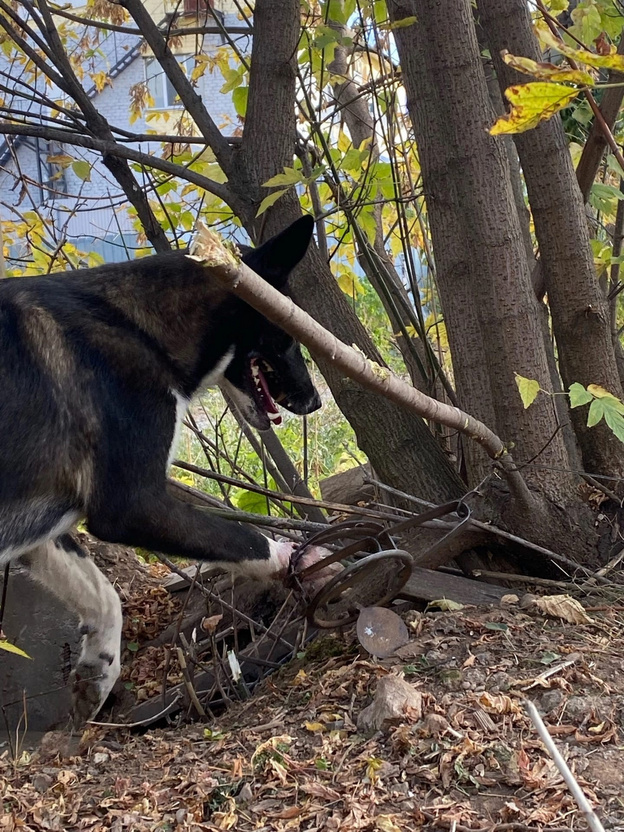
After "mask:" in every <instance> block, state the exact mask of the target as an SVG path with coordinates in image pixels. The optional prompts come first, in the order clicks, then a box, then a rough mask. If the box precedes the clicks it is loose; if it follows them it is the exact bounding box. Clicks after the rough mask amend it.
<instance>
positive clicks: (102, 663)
mask: <svg viewBox="0 0 624 832" xmlns="http://www.w3.org/2000/svg"><path fill="white" fill-rule="evenodd" d="M107 641H110V639H102V638H99V637H98V634H97V633H93V632H92V633H89V634H88V635H86V636H85V639H84V641H83V646H82V652H81V655H80V659H79V661H78V664H77V665H76V667H75V669H74V671H73V672H72V675H71V686H72V718H73V721H74V724H75V725H76V726H79V725H82V724H83V723H84V722H86V721H87V720H89V719H93V717H94V716H96V714H97V713H98V711H99V710H100V708H101V707H102V705H103V704H104V702H105V701H106V698H107V697H108V694H109V693H110V692H111V690H112V689H113V685H114V684H115V682H116V681H117V677H118V676H119V671H120V658H119V647H118V646H117V645H116V644H115V645H111V644H110V643H109V644H108V645H107V644H106V643H105V642H107ZM107 647H108V648H109V649H110V650H111V652H108V650H107V649H106V648H107Z"/></svg>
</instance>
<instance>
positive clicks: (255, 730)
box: [0, 605, 624, 832]
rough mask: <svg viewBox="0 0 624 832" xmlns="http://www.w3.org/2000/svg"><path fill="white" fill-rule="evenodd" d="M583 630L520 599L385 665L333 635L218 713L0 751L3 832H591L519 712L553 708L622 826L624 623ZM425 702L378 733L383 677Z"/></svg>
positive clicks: (414, 629)
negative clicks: (361, 726) (375, 709)
mask: <svg viewBox="0 0 624 832" xmlns="http://www.w3.org/2000/svg"><path fill="white" fill-rule="evenodd" d="M589 614H590V615H591V616H592V620H591V623H580V624H576V625H570V624H568V623H564V622H562V621H561V620H559V619H554V618H550V617H545V616H543V615H542V614H540V612H539V611H538V610H537V609H533V610H531V611H524V610H522V609H520V608H519V607H518V605H514V606H509V607H502V608H498V609H479V608H474V607H472V608H471V607H464V608H463V609H461V610H453V611H445V612H435V611H431V612H425V613H418V612H415V611H408V612H407V613H405V619H406V622H407V624H408V628H409V631H410V638H411V641H410V642H409V644H407V645H406V646H405V647H403V648H400V650H399V651H398V653H399V655H398V656H396V655H395V656H394V657H392V658H390V659H386V660H384V661H383V662H381V661H380V662H378V661H376V660H374V659H372V658H371V657H370V656H368V654H366V653H365V652H364V651H363V650H362V648H361V647H360V646H359V644H358V643H357V640H356V638H355V635H354V632H353V631H352V630H350V631H348V632H346V633H342V634H340V635H337V636H326V637H324V638H322V639H320V640H317V641H316V642H315V643H313V644H312V645H311V647H309V648H308V650H307V652H306V654H305V656H304V657H302V658H301V659H300V660H299V661H297V662H296V663H291V664H290V665H288V666H286V667H285V668H284V669H282V670H281V671H279V672H278V673H276V674H274V675H273V676H272V677H270V678H269V679H268V680H266V681H265V682H264V683H263V684H262V686H261V687H260V688H258V689H257V690H256V693H255V695H254V696H253V697H252V698H251V699H250V700H248V701H247V702H244V703H241V704H238V705H235V706H232V707H231V708H230V709H229V710H228V711H227V712H225V713H224V714H223V715H222V716H220V717H219V718H218V720H217V721H210V722H208V723H203V724H187V725H172V726H170V727H168V728H159V729H149V730H146V731H144V732H143V733H140V734H137V733H136V732H135V733H132V732H130V731H128V730H127V729H123V730H120V729H110V728H101V727H90V728H89V729H88V730H87V731H86V732H85V734H84V735H83V736H82V738H81V739H80V741H79V742H76V741H74V743H73V744H72V743H68V742H67V738H66V737H64V736H63V735H62V734H57V733H52V734H49V735H46V736H45V737H44V739H43V742H42V744H41V747H40V748H39V749H38V750H37V751H35V752H34V753H32V754H29V753H25V752H24V753H22V754H21V755H17V759H15V757H13V758H12V757H11V755H10V754H9V752H8V751H6V752H5V753H4V754H3V755H2V756H1V757H0V795H1V796H2V800H3V809H4V814H2V815H1V817H0V830H3V832H13V830H93V831H94V832H95V831H96V830H97V832H103V830H111V832H117V831H118V830H132V831H133V832H143V830H172V832H173V830H218V829H225V830H227V829H236V830H240V832H247V830H250V831H251V830H256V832H260V830H262V832H269V831H270V830H271V832H272V830H276V832H277V830H280V832H281V830H306V832H313V830H319V832H320V831H321V830H323V831H324V832H325V830H326V832H334V830H336V832H337V831H338V830H340V832H351V830H380V832H398V830H402V831H403V830H415V829H422V828H429V829H434V828H438V829H448V830H451V832H465V830H469V829H470V830H486V829H487V830H490V829H496V830H499V832H503V831H505V832H506V831H507V830H510V832H523V830H529V829H531V830H532V829H535V830H537V829H544V830H550V832H554V830H564V829H566V830H567V829H575V828H580V829H584V828H585V823H584V820H583V817H582V815H580V813H579V812H578V810H577V808H576V806H575V804H574V802H573V800H572V798H571V796H570V794H569V792H568V790H567V788H566V787H565V785H564V783H563V781H562V778H561V776H560V774H559V772H558V771H557V769H556V768H555V766H554V764H553V763H552V762H551V760H550V758H549V757H548V755H547V753H546V751H545V749H544V748H543V746H542V745H541V743H540V741H539V739H538V737H537V735H536V732H535V730H534V729H533V726H532V724H531V722H530V720H529V719H528V717H527V716H526V714H525V712H524V710H523V708H522V706H521V702H522V699H523V698H527V697H528V698H530V699H532V700H533V701H534V702H535V703H536V704H537V706H538V708H539V709H540V711H541V713H542V715H543V718H544V720H545V722H546V724H547V725H548V726H549V729H550V732H551V734H552V735H553V736H554V737H555V739H556V741H557V743H558V745H559V747H560V749H561V750H562V752H563V754H564V756H565V758H566V759H567V761H568V764H569V766H570V767H571V769H572V771H573V772H574V774H575V776H576V778H577V780H578V782H579V783H580V785H581V786H582V788H583V790H584V792H585V794H586V795H587V797H588V799H589V800H590V802H591V803H592V804H593V805H594V806H595V807H596V808H597V811H598V812H599V815H600V817H601V819H602V821H603V823H604V824H605V827H606V828H607V829H613V830H616V829H617V830H624V747H623V740H622V736H623V731H624V640H623V638H622V636H623V634H624V613H623V612H622V608H621V607H617V606H615V607H603V608H601V609H600V610H598V611H590V613H589ZM392 674H395V675H396V674H402V676H403V677H404V678H405V679H406V680H407V681H408V682H409V683H410V684H411V685H412V686H413V687H414V688H415V689H416V690H417V691H419V692H420V694H421V696H422V703H423V714H422V717H421V718H416V717H417V715H415V714H414V713H410V712H409V711H408V713H407V714H406V715H405V717H404V719H403V720H402V721H399V722H396V723H394V724H390V725H388V726H387V727H386V729H385V730H384V731H383V732H379V733H377V734H374V735H373V736H364V735H362V734H361V733H358V729H357V718H358V715H359V713H360V712H361V711H362V710H363V709H364V708H365V707H366V706H367V705H368V704H370V702H371V701H372V699H373V697H374V693H375V690H376V687H377V683H378V681H379V679H380V678H382V677H384V676H388V675H392Z"/></svg>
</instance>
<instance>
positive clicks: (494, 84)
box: [475, 15, 619, 470]
mask: <svg viewBox="0 0 624 832" xmlns="http://www.w3.org/2000/svg"><path fill="white" fill-rule="evenodd" d="M475 23H476V32H477V40H478V42H479V50H480V51H481V53H483V51H484V50H485V49H489V44H488V42H487V35H486V32H485V30H484V28H483V26H482V25H481V23H480V21H479V19H478V15H477V16H476V17H475ZM484 70H485V82H486V84H487V88H488V93H489V96H490V101H491V103H492V107H494V112H495V113H496V115H497V116H502V115H504V114H505V110H506V108H505V102H504V100H503V92H502V90H501V88H500V85H499V83H498V76H497V74H496V71H495V69H494V65H493V63H492V61H491V60H487V61H486V62H485V64H484ZM499 140H500V141H502V143H503V145H504V147H505V152H506V153H507V159H508V160H509V176H510V180H511V188H512V192H513V197H514V203H515V205H516V211H517V212H518V219H519V220H520V229H521V231H522V240H523V242H524V250H525V251H526V256H527V263H528V265H529V270H530V272H531V283H532V285H533V291H534V293H535V295H536V297H537V312H538V316H539V325H540V329H541V332H542V337H543V338H544V348H545V350H546V360H547V361H548V372H549V374H550V383H551V385H552V389H553V392H554V393H555V399H554V403H555V410H556V413H557V424H558V426H559V428H560V430H561V433H562V435H563V441H564V443H565V447H566V451H567V454H568V458H569V460H570V465H571V467H572V468H574V469H575V470H578V469H580V468H581V467H582V463H581V456H580V452H579V447H578V442H577V440H576V434H575V433H574V429H573V427H572V424H571V422H570V409H569V407H568V404H567V401H566V399H565V397H564V396H562V395H558V394H561V393H563V384H562V382H561V376H560V375H559V366H558V364H557V359H556V357H555V347H554V343H553V338H552V335H551V332H550V313H549V310H548V306H547V304H546V303H545V300H544V290H543V284H544V279H543V276H542V264H541V262H540V261H539V260H537V259H536V257H535V254H534V251H533V238H532V235H531V212H530V211H529V209H528V207H527V205H526V202H525V191H524V183H523V180H522V169H521V167H520V159H519V158H518V151H517V149H516V145H515V143H514V140H513V138H512V137H511V136H500V137H499ZM618 205H619V203H618Z"/></svg>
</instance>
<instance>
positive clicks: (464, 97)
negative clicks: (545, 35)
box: [388, 0, 571, 499]
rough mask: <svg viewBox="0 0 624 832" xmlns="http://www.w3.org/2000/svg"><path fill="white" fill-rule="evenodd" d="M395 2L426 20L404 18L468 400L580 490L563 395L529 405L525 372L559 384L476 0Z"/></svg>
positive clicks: (409, 84)
mask: <svg viewBox="0 0 624 832" xmlns="http://www.w3.org/2000/svg"><path fill="white" fill-rule="evenodd" d="M388 6H389V9H390V14H391V18H392V19H394V20H397V19H399V18H403V17H407V16H413V15H415V16H416V19H417V21H418V22H417V23H415V24H413V25H411V26H407V27H403V28H401V27H399V28H397V29H396V31H395V37H396V40H397V47H398V50H399V56H400V58H401V65H402V68H403V79H404V83H405V87H406V90H407V95H408V107H409V108H410V115H411V118H412V123H413V125H414V131H415V133H416V139H417V142H418V148H419V155H420V161H421V167H422V172H423V182H424V187H425V193H426V198H427V206H428V211H429V216H430V219H431V227H432V236H433V245H434V253H435V256H436V262H437V266H438V276H439V287H440V294H441V299H442V305H443V309H444V312H445V317H446V320H447V331H448V332H449V340H450V342H451V348H452V350H453V360H454V362H456V363H455V364H454V366H455V368H456V379H457V388H458V393H459V394H460V404H461V406H462V407H464V409H467V410H469V411H470V412H476V413H477V414H478V415H479V417H480V418H481V419H484V420H485V421H486V422H487V421H488V420H489V423H490V424H494V425H495V426H496V432H497V433H498V435H499V436H502V437H503V438H504V440H505V441H507V442H508V443H513V444H514V446H515V450H514V454H515V456H516V458H517V460H518V461H520V462H521V461H523V460H527V461H528V460H530V459H533V458H535V457H536V456H539V457H540V463H541V464H542V465H545V466H547V468H546V469H542V468H539V469H537V468H531V467H528V468H527V469H525V471H523V473H524V474H525V476H526V478H527V480H528V481H529V483H531V484H532V485H533V486H534V487H536V488H538V489H541V490H542V491H543V492H544V493H546V494H547V495H548V496H549V497H551V498H555V499H568V498H570V497H571V484H570V483H569V482H568V481H567V480H566V479H565V477H562V475H561V473H560V471H559V470H558V471H554V470H551V468H556V469H561V468H562V467H567V465H568V458H567V454H566V451H565V447H564V444H563V439H562V437H561V436H560V435H559V434H558V432H557V423H556V418H555V412H554V406H553V403H552V401H551V400H549V399H548V398H547V397H546V396H542V397H538V399H537V400H536V402H535V403H534V404H533V405H532V407H531V408H529V409H528V410H525V409H524V408H523V406H522V402H521V400H520V396H519V394H518V390H517V387H516V383H515V380H514V373H518V374H520V375H522V376H526V377H528V378H534V379H538V380H539V382H540V385H541V386H542V388H543V389H546V390H549V389H550V378H549V372H548V365H547V360H546V352H545V348H544V341H543V338H542V334H541V332H540V328H539V322H538V315H537V308H536V304H537V301H536V299H535V295H534V293H533V290H532V287H531V280H530V274H529V268H528V264H527V259H526V252H525V249H524V244H523V240H522V234H521V229H520V225H519V220H518V214H517V211H516V208H515V205H514V201H513V194H512V190H511V185H510V180H509V167H508V162H507V158H506V154H505V151H504V148H503V147H502V146H501V145H500V143H498V142H496V141H495V140H494V139H493V138H492V137H491V136H490V135H489V134H488V126H489V125H490V124H491V123H492V121H493V116H494V113H493V110H492V107H491V104H490V101H489V97H488V92H487V87H486V83H485V77H484V74H483V70H482V67H481V62H480V57H479V49H478V44H477V38H476V33H475V27H474V23H473V19H472V12H471V4H470V0H447V1H446V2H444V3H443V2H441V1H440V0H428V1H427V2H425V0H390V2H389V3H388ZM449 221H450V222H449ZM449 233H452V235H453V238H454V239H455V242H454V244H453V245H452V252H449ZM449 254H451V255H452V256H449ZM457 264H461V271H458V270H457V268H456V265H457ZM458 296H459V297H458ZM460 345H461V346H460ZM467 356H470V358H468V357H467ZM477 368H478V373H475V372H474V370H475V369H477ZM480 403H481V407H479V404H480ZM484 405H485V406H486V407H487V409H488V411H489V412H488V413H487V414H483V409H484ZM492 412H493V413H494V416H495V418H494V421H493V422H492V420H491V413H492Z"/></svg>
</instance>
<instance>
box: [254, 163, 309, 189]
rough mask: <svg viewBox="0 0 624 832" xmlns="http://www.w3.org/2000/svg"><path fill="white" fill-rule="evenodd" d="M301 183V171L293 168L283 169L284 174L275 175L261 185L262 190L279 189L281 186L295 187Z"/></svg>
mask: <svg viewBox="0 0 624 832" xmlns="http://www.w3.org/2000/svg"><path fill="white" fill-rule="evenodd" d="M302 181H303V176H302V175H301V171H298V170H296V169H295V168H284V173H277V174H276V175H275V176H272V177H271V178H270V179H267V181H266V182H265V183H264V184H263V185H262V187H263V188H279V187H282V186H283V185H296V184H297V183H298V182H302Z"/></svg>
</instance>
